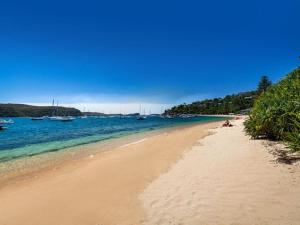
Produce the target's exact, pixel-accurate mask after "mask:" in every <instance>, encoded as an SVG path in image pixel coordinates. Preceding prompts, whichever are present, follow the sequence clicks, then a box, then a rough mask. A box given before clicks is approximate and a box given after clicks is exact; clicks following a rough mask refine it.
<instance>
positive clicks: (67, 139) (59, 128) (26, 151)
mask: <svg viewBox="0 0 300 225" xmlns="http://www.w3.org/2000/svg"><path fill="white" fill-rule="evenodd" d="M12 119H13V120H14V121H15V123H14V124H8V125H6V126H7V127H8V129H6V130H4V131H0V163H1V162H7V161H11V160H14V159H19V158H24V157H32V156H35V155H39V154H43V153H47V152H54V151H60V150H62V149H65V148H69V147H74V146H78V145H83V144H88V143H93V142H98V141H103V140H109V139H113V138H118V137H123V136H126V135H131V134H135V133H141V132H147V131H152V130H157V129H161V128H168V127H175V126H180V125H187V124H193V123H205V122H213V121H220V120H224V117H213V116H199V117H193V118H173V119H169V118H161V117H155V116H153V117H148V118H147V119H146V120H141V121H138V120H136V117H124V118H120V117H105V118H104V117H88V118H85V119H84V118H77V119H76V120H74V121H72V122H61V121H51V120H47V119H46V120H41V121H39V120H38V121H32V120H31V119H30V118H12Z"/></svg>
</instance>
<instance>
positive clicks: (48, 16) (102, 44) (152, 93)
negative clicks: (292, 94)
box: [0, 0, 300, 111]
mask: <svg viewBox="0 0 300 225" xmlns="http://www.w3.org/2000/svg"><path fill="white" fill-rule="evenodd" d="M299 8H300V1H298V0H285V1H273V0H272V1H271V0H265V1H257V0H253V1H238V0H233V1H232V0H229V1H200V0H198V1H188V0H185V1H176V0H173V1H155V0H154V1H140V0H139V1H130V0H129V1H120V0H112V1H63V0H61V1H55V0H54V1H13V0H12V1H7V2H6V3H4V2H2V3H1V7H0V81H1V84H2V85H1V95H0V102H19V103H34V104H49V103H51V101H52V99H53V98H55V99H58V100H59V101H60V102H61V103H63V104H69V105H74V106H78V107H79V106H80V107H81V108H83V107H87V108H90V110H97V111H102V110H109V111H116V110H117V108H118V107H119V106H117V105H120V104H123V106H124V107H123V106H122V107H123V110H124V111H134V110H135V107H132V105H134V104H139V103H143V104H144V105H146V104H148V107H150V106H151V107H154V106H153V105H156V107H154V108H155V109H154V111H157V110H158V109H159V108H161V105H163V106H164V107H167V106H170V105H172V104H177V103H181V102H190V101H193V100H198V99H203V98H209V97H217V96H224V95H226V94H231V93H236V92H240V91H247V90H251V89H254V88H256V85H257V82H258V80H259V77H260V76H261V75H264V74H266V75H268V76H269V77H270V78H271V79H272V80H273V81H277V80H279V79H280V78H281V77H282V75H284V74H285V73H287V72H288V71H290V70H291V69H293V68H295V67H296V66H297V65H299V59H298V56H299V55H300V41H299V40H300V29H299V24H300V15H299ZM129 104H131V106H130V105H129ZM150 104H151V105H150ZM100 105H101V106H100ZM126 107H127V108H126ZM130 107H131V108H130Z"/></svg>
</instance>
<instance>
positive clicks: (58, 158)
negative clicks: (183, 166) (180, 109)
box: [0, 117, 226, 178]
mask: <svg viewBox="0 0 300 225" xmlns="http://www.w3.org/2000/svg"><path fill="white" fill-rule="evenodd" d="M224 119H226V117H209V118H206V119H204V120H200V121H199V120H185V121H181V122H176V121H174V122H171V123H169V124H164V125H162V126H154V127H151V126H150V127H146V128H143V129H138V130H132V131H121V132H115V133H114V134H113V135H111V134H110V135H107V136H105V135H89V136H85V137H81V138H75V139H69V140H65V141H53V142H50V143H49V142H44V143H38V144H33V145H26V146H24V147H20V148H16V149H13V150H2V151H1V150H0V156H1V157H0V159H2V161H1V160H0V177H1V178H3V177H4V178H5V177H9V176H10V175H11V174H20V172H22V173H26V172H27V171H33V170H40V169H42V168H46V167H49V166H51V165H55V164H56V165H57V164H59V163H60V162H63V161H64V160H65V159H66V158H69V159H73V160H74V159H75V160H76V159H79V158H82V157H84V156H89V155H91V154H96V153H98V152H100V151H101V152H102V151H105V150H108V149H112V148H114V147H117V146H121V145H124V144H128V143H130V142H132V141H135V140H138V139H141V138H145V137H148V136H151V135H155V134H158V133H161V132H164V131H166V130H169V129H174V128H175V129H176V128H177V127H182V126H188V125H193V124H199V123H207V122H215V121H221V120H224ZM93 143H95V147H94V148H93V147H91V146H92V145H93ZM87 145H88V146H89V148H86V146H87ZM90 147H91V148H90ZM86 149H89V151H86ZM11 151H15V152H14V157H13V158H11V157H10V154H11ZM6 155H7V156H6ZM5 157H6V158H5ZM3 159H5V160H3Z"/></svg>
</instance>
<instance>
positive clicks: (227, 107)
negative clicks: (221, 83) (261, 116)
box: [164, 91, 257, 115]
mask: <svg viewBox="0 0 300 225" xmlns="http://www.w3.org/2000/svg"><path fill="white" fill-rule="evenodd" d="M256 97H257V92H256V91H249V92H243V93H239V94H233V95H227V96H225V97H224V98H214V99H207V100H203V101H197V102H193V103H191V104H185V103H184V104H181V105H178V106H174V107H173V108H171V109H169V110H166V111H165V113H164V114H165V115H179V114H229V113H240V112H241V111H244V110H245V111H246V110H248V109H249V108H252V107H253V104H254V100H255V99H256Z"/></svg>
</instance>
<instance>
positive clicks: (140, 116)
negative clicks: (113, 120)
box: [136, 105, 146, 120]
mask: <svg viewBox="0 0 300 225" xmlns="http://www.w3.org/2000/svg"><path fill="white" fill-rule="evenodd" d="M136 119H137V120H145V119H146V116H145V109H144V116H142V105H140V115H139V116H138V118H136Z"/></svg>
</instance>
